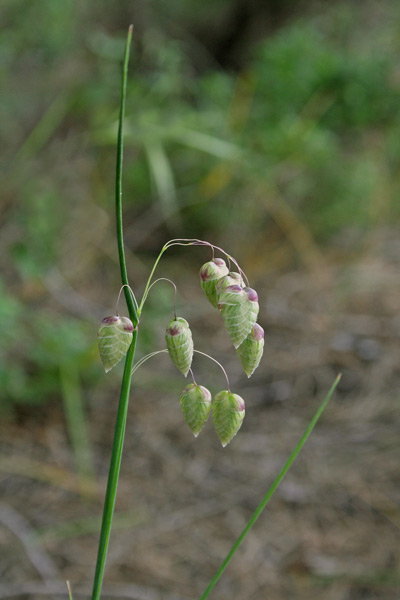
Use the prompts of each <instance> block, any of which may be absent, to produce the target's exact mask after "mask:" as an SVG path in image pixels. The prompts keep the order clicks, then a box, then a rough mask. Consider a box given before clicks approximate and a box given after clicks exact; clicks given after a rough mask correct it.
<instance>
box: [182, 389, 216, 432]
mask: <svg viewBox="0 0 400 600" xmlns="http://www.w3.org/2000/svg"><path fill="white" fill-rule="evenodd" d="M180 402H181V408H182V413H183V416H184V419H185V421H186V423H187V424H188V425H189V427H190V429H191V430H192V432H193V435H194V437H197V436H198V435H199V433H200V431H201V430H202V429H203V427H204V425H205V424H206V422H207V419H208V417H209V414H210V412H211V393H210V392H209V391H208V389H207V388H205V387H203V386H202V385H197V384H196V383H190V384H189V385H187V386H186V387H185V389H184V390H183V391H182V394H181V397H180Z"/></svg>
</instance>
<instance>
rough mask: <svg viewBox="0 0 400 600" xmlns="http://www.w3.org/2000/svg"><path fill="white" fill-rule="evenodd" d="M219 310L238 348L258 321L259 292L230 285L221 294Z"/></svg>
mask: <svg viewBox="0 0 400 600" xmlns="http://www.w3.org/2000/svg"><path fill="white" fill-rule="evenodd" d="M218 308H219V309H220V311H221V314H222V318H223V320H224V323H225V327H226V330H227V332H228V334H229V336H230V338H231V340H232V342H233V345H234V346H235V348H238V347H239V346H240V344H242V343H243V341H244V340H245V339H246V337H247V336H248V335H249V333H250V331H251V330H252V328H253V327H254V325H255V323H256V321H257V316H258V310H259V305H258V296H257V292H255V291H254V290H253V289H251V288H248V287H245V288H242V287H241V286H240V285H230V286H228V287H227V288H225V290H223V291H222V292H221V293H220V295H219V297H218Z"/></svg>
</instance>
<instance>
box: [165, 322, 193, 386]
mask: <svg viewBox="0 0 400 600" xmlns="http://www.w3.org/2000/svg"><path fill="white" fill-rule="evenodd" d="M165 342H166V344H167V349H168V354H169V356H170V358H171V360H172V362H173V363H174V365H175V366H176V368H177V369H178V370H179V371H180V372H181V373H182V375H184V376H185V377H186V375H187V374H188V372H189V369H190V365H191V364H192V359H193V339H192V332H191V331H190V328H189V323H188V322H187V321H186V319H183V318H182V317H178V318H176V319H173V320H172V321H171V322H170V324H169V325H168V327H167V330H166V333H165Z"/></svg>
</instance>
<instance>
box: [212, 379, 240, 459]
mask: <svg viewBox="0 0 400 600" xmlns="http://www.w3.org/2000/svg"><path fill="white" fill-rule="evenodd" d="M212 413H213V421H214V427H215V431H216V432H217V435H218V437H219V440H220V442H221V444H222V446H223V447H224V448H225V446H226V445H227V444H229V442H230V441H231V439H232V438H233V437H234V436H235V435H236V434H237V432H238V431H239V429H240V427H241V425H242V423H243V419H244V415H245V404H244V400H243V398H241V397H240V396H238V395H237V394H232V392H229V391H228V390H224V391H222V392H219V393H218V394H217V395H216V396H214V398H213V400H212Z"/></svg>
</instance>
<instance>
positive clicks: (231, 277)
mask: <svg viewBox="0 0 400 600" xmlns="http://www.w3.org/2000/svg"><path fill="white" fill-rule="evenodd" d="M242 282H243V279H242V277H241V275H239V273H235V272H233V273H228V275H224V277H221V279H218V281H217V283H216V285H215V292H216V294H217V301H218V298H219V295H220V294H221V293H222V292H223V291H224V290H226V288H227V287H229V286H230V285H240V286H241V285H242Z"/></svg>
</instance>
